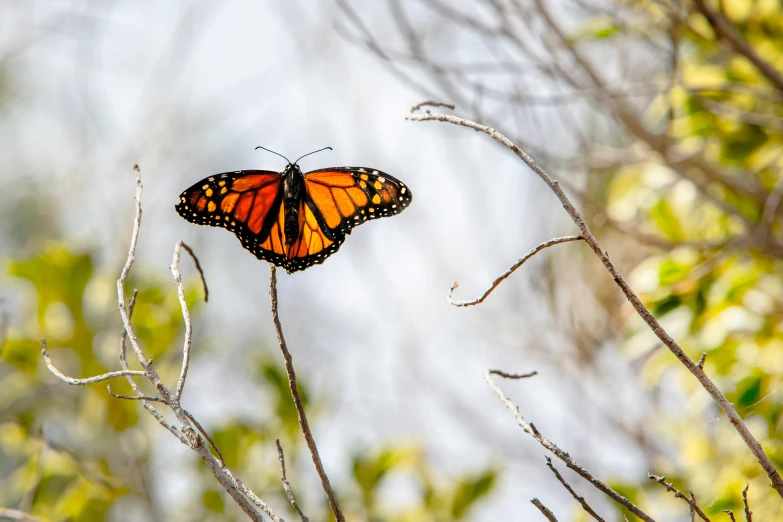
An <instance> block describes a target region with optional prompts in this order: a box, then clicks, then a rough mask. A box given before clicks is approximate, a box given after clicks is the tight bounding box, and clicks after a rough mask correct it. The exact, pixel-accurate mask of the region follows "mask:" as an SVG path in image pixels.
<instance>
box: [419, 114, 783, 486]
mask: <svg viewBox="0 0 783 522" xmlns="http://www.w3.org/2000/svg"><path fill="white" fill-rule="evenodd" d="M405 117H406V119H409V120H412V121H440V122H445V123H451V124H453V125H460V126H463V127H467V128H470V129H473V130H476V131H479V132H483V133H486V134H488V135H489V136H490V137H492V138H493V139H494V140H496V141H498V142H499V143H501V144H502V145H504V146H505V147H507V148H508V149H511V151H512V152H514V154H516V155H517V156H518V157H519V158H520V159H521V160H522V161H523V162H524V163H525V164H526V165H527V166H528V167H530V169H531V170H532V171H533V172H535V173H536V175H538V177H539V178H541V180H542V181H543V182H544V183H546V184H547V186H548V187H549V188H550V190H552V192H554V194H555V196H557V199H558V200H560V203H561V204H562V205H563V208H564V209H565V211H566V212H567V213H568V215H569V216H570V217H571V219H572V221H573V222H574V224H575V225H576V226H577V227H578V228H579V231H580V232H581V236H582V238H583V239H584V241H585V242H586V243H587V244H588V245H589V246H590V248H591V249H592V250H593V252H594V253H595V255H596V256H597V257H598V259H600V260H601V263H603V265H604V267H605V268H606V270H607V271H608V272H609V274H610V275H611V276H612V279H613V280H614V282H615V283H616V284H617V286H619V287H620V289H621V290H622V291H623V293H624V294H625V297H626V299H628V302H629V303H631V306H633V308H634V310H636V313H637V314H639V317H641V318H642V320H644V322H645V323H647V326H649V327H650V329H651V330H652V331H653V333H654V334H655V335H656V336H657V337H658V339H660V340H661V342H662V343H663V344H664V345H665V346H666V347H667V348H668V349H669V351H671V352H672V354H674V356H675V357H677V359H678V360H679V361H680V363H682V365H683V366H685V368H687V369H688V371H689V372H691V373H692V374H693V375H694V376H695V377H696V379H697V380H698V381H699V383H700V384H701V385H702V387H703V388H704V389H705V390H706V391H707V393H708V394H709V395H710V397H712V399H713V400H714V401H715V403H716V404H717V405H718V406H719V407H720V409H721V410H722V411H723V413H725V414H726V416H727V417H728V418H729V421H730V422H731V424H732V425H733V426H734V428H735V429H736V430H737V432H738V433H739V435H740V437H742V440H743V441H744V442H745V444H746V445H747V446H748V448H749V449H750V451H751V452H752V453H753V455H754V456H755V457H756V460H757V461H758V463H759V465H760V466H761V467H762V469H763V470H764V472H765V473H766V474H767V476H768V477H769V478H770V480H771V481H772V487H773V488H775V491H777V492H778V494H779V495H780V496H781V497H783V477H781V475H780V472H779V471H778V470H777V468H775V466H774V464H772V461H771V460H770V459H769V456H768V455H767V454H766V453H765V452H764V450H763V449H762V447H761V444H759V442H758V440H756V438H755V437H754V436H753V434H752V433H751V432H750V430H749V429H748V427H747V426H746V425H745V423H744V422H743V420H742V418H741V417H740V416H739V414H738V413H737V410H736V409H735V408H734V405H733V404H731V403H730V402H729V400H728V399H727V398H726V396H725V395H724V394H723V392H721V391H720V389H719V388H718V387H717V386H716V385H715V383H714V382H712V379H710V377H709V376H708V375H707V374H706V373H705V372H704V370H703V369H702V368H700V367H699V366H698V365H697V364H696V363H695V362H694V361H693V359H691V358H690V357H688V355H687V354H686V353H685V351H684V350H683V349H682V348H681V347H680V345H679V344H677V342H676V341H675V340H674V339H673V338H672V337H671V336H670V335H669V334H668V333H667V332H666V330H664V329H663V327H662V326H661V325H660V323H658V320H657V319H655V317H654V316H653V315H652V314H651V313H650V311H649V310H648V309H647V307H645V306H644V304H643V303H642V301H641V300H640V299H639V297H638V296H637V295H636V293H635V292H634V291H633V289H632V288H631V287H630V286H629V285H628V283H627V282H626V281H625V278H624V277H623V275H622V274H621V273H620V271H619V270H618V269H617V267H616V266H615V265H614V263H612V261H611V260H610V259H609V255H608V254H607V253H606V252H605V251H604V250H603V249H602V248H601V245H600V244H599V243H598V240H597V239H596V238H595V236H594V235H593V233H592V232H591V231H590V229H589V228H588V226H587V223H585V221H584V219H583V218H582V216H581V214H580V213H579V212H578V211H577V210H576V209H575V208H574V205H573V204H572V203H571V200H570V199H569V198H568V196H567V195H566V194H565V192H563V189H561V188H560V184H559V183H558V182H557V180H555V179H552V178H551V177H550V176H549V174H547V172H546V171H545V170H544V169H542V168H541V167H540V166H539V165H538V163H536V162H535V160H534V159H533V158H531V157H530V156H529V155H528V154H527V153H526V152H525V151H523V150H522V149H520V148H519V147H518V146H517V145H515V144H514V143H513V142H512V141H511V140H509V139H508V138H507V137H506V136H504V135H503V134H501V133H499V132H498V131H496V130H495V129H493V128H490V127H487V126H486V125H481V124H480V123H476V122H473V121H470V120H466V119H464V118H459V117H457V116H453V115H450V114H441V113H426V114H419V113H415V114H414V113H408V114H407V115H406V116H405Z"/></svg>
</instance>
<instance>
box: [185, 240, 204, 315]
mask: <svg viewBox="0 0 783 522" xmlns="http://www.w3.org/2000/svg"><path fill="white" fill-rule="evenodd" d="M179 243H180V244H181V245H182V248H184V249H185V250H187V251H188V254H190V257H192V258H193V264H195V265H196V270H197V271H198V275H199V277H200V278H201V286H202V288H203V289H204V302H205V303H206V302H208V301H209V288H207V278H206V277H204V270H202V268H201V263H200V262H199V260H198V257H197V256H196V253H195V252H193V249H192V248H190V247H189V246H188V245H187V244H186V243H185V242H184V241H180V242H179Z"/></svg>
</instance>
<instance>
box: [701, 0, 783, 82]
mask: <svg viewBox="0 0 783 522" xmlns="http://www.w3.org/2000/svg"><path fill="white" fill-rule="evenodd" d="M693 3H694V4H695V5H696V9H698V10H699V12H700V13H701V14H702V15H704V17H705V18H706V19H707V21H708V22H709V23H710V25H711V26H712V28H713V30H714V31H715V35H716V36H717V37H718V38H720V39H721V40H723V41H725V42H728V44H729V45H731V47H732V48H733V49H734V50H735V51H736V52H738V53H739V54H741V55H742V56H744V57H745V58H747V59H748V61H749V62H750V63H752V64H753V65H755V66H756V68H757V69H758V70H759V71H761V74H763V75H764V76H766V78H767V80H769V81H770V83H772V85H774V86H775V88H777V89H778V90H780V91H783V75H781V74H780V71H778V70H777V69H775V68H774V67H773V66H772V64H770V63H769V62H767V61H766V60H764V59H763V58H762V57H761V56H759V55H758V53H757V52H756V50H755V49H753V47H751V45H750V44H749V43H748V42H746V41H745V40H744V39H743V38H742V36H740V34H739V33H738V32H737V31H736V30H735V29H734V26H733V25H732V24H731V22H729V21H728V20H727V19H726V18H725V17H724V16H723V15H722V14H721V13H720V12H718V11H715V10H713V9H712V8H711V7H710V6H708V5H707V2H705V0H693Z"/></svg>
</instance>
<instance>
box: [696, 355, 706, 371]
mask: <svg viewBox="0 0 783 522" xmlns="http://www.w3.org/2000/svg"><path fill="white" fill-rule="evenodd" d="M706 360H707V352H702V354H701V357H699V362H697V363H696V366H698V367H699V368H700V369H702V370H703V369H704V361H706Z"/></svg>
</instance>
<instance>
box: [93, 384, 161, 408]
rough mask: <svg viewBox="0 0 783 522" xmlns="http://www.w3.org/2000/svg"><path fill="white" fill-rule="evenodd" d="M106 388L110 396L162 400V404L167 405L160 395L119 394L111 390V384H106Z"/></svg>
mask: <svg viewBox="0 0 783 522" xmlns="http://www.w3.org/2000/svg"><path fill="white" fill-rule="evenodd" d="M106 389H107V390H109V395H111V396H112V397H115V398H117V399H125V400H129V401H152V402H162V403H163V404H165V405H167V406H168V403H167V402H166V401H164V400H163V399H161V398H160V397H152V396H150V395H120V394H118V393H114V392H113V391H111V386H106Z"/></svg>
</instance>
